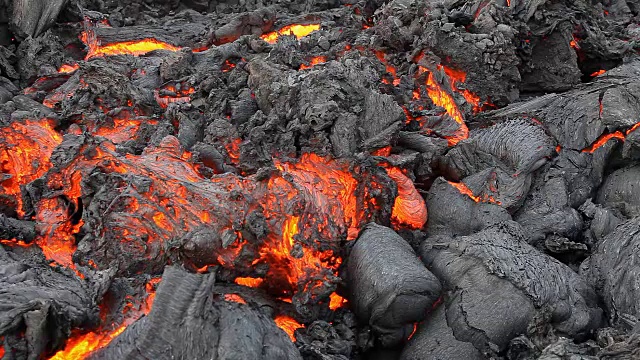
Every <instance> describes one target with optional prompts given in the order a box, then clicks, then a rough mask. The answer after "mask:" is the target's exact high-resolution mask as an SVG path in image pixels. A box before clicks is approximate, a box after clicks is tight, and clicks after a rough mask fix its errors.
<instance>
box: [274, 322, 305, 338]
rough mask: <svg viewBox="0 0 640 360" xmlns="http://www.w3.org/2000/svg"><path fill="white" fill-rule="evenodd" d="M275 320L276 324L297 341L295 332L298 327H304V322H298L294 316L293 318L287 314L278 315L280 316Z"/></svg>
mask: <svg viewBox="0 0 640 360" xmlns="http://www.w3.org/2000/svg"><path fill="white" fill-rule="evenodd" d="M274 321H275V322H276V325H278V327H279V328H280V329H282V330H284V332H286V333H287V335H289V338H290V339H291V341H293V342H295V341H296V337H295V334H294V333H295V331H296V330H297V329H300V328H303V327H304V326H303V325H302V324H300V323H299V322H297V321H296V320H295V319H294V318H292V317H290V316H286V315H278V316H276V318H275V319H274Z"/></svg>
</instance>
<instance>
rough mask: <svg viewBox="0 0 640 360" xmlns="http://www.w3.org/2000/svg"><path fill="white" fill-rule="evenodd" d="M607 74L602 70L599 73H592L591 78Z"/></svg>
mask: <svg viewBox="0 0 640 360" xmlns="http://www.w3.org/2000/svg"><path fill="white" fill-rule="evenodd" d="M606 72H607V70H604V69H600V70H598V71H596V72H594V73H592V74H591V77H596V76H600V75H602V74H604V73H606Z"/></svg>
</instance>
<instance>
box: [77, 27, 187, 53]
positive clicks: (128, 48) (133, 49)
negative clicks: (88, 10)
mask: <svg viewBox="0 0 640 360" xmlns="http://www.w3.org/2000/svg"><path fill="white" fill-rule="evenodd" d="M80 39H81V40H82V42H83V43H84V44H85V45H86V46H87V47H88V48H89V52H88V53H87V56H86V57H85V60H89V59H92V58H94V57H102V56H112V55H133V56H140V55H144V54H146V53H149V52H151V51H154V50H169V51H179V50H180V47H178V46H174V45H171V44H168V43H166V42H163V41H160V40H156V39H142V40H132V41H123V42H117V43H112V44H101V43H100V41H99V40H98V39H96V35H95V33H94V32H93V31H91V30H87V31H84V32H82V35H81V36H80Z"/></svg>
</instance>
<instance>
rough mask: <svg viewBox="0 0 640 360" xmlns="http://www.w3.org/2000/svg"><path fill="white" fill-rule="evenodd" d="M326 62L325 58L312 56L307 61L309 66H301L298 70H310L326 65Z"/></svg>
mask: <svg viewBox="0 0 640 360" xmlns="http://www.w3.org/2000/svg"><path fill="white" fill-rule="evenodd" d="M326 62H327V57H326V56H314V57H312V58H311V59H310V60H309V65H305V64H301V65H300V70H305V69H311V68H312V67H314V66H315V65H318V64H322V63H326Z"/></svg>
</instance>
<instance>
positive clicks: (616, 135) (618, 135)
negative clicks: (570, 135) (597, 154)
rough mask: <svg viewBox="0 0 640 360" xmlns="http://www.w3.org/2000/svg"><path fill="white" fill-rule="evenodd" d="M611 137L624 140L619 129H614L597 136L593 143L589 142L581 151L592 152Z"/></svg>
mask: <svg viewBox="0 0 640 360" xmlns="http://www.w3.org/2000/svg"><path fill="white" fill-rule="evenodd" d="M611 139H618V140H621V141H624V139H625V135H624V134H623V133H622V132H621V131H616V132H613V133H610V134H605V135H602V136H600V137H599V138H598V140H596V141H595V142H594V143H593V144H591V146H589V147H588V148H586V149H584V150H582V152H586V153H590V154H593V152H594V151H596V150H597V149H599V148H600V147H602V146H603V145H604V144H606V143H607V142H608V141H609V140H611Z"/></svg>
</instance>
